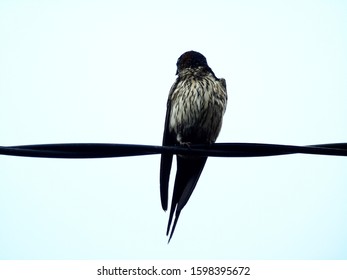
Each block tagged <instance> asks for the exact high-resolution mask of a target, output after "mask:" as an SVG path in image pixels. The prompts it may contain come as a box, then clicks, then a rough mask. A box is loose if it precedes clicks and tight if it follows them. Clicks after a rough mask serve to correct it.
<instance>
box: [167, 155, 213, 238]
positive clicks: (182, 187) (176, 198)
mask: <svg viewBox="0 0 347 280" xmlns="http://www.w3.org/2000/svg"><path fill="white" fill-rule="evenodd" d="M206 160H207V157H198V158H189V157H182V156H177V173H176V179H175V186H174V193H173V196H172V202H171V209H170V217H169V223H168V226H167V232H166V235H168V234H169V232H170V227H171V222H172V218H173V214H174V213H175V210H176V214H175V220H174V223H173V225H172V229H171V234H170V237H169V241H170V239H171V237H172V235H173V233H174V231H175V227H176V224H177V221H178V218H179V215H180V213H181V210H182V209H183V207H184V206H185V205H186V203H187V202H188V200H189V198H190V196H191V194H192V192H193V191H194V188H195V186H196V184H197V182H198V180H199V177H200V175H201V172H202V170H203V169H204V166H205V163H206Z"/></svg>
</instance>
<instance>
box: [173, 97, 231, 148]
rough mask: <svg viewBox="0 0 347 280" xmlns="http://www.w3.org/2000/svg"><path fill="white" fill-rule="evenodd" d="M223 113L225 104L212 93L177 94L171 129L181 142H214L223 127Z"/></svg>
mask: <svg viewBox="0 0 347 280" xmlns="http://www.w3.org/2000/svg"><path fill="white" fill-rule="evenodd" d="M223 113H224V108H223V105H222V104H221V103H220V102H218V100H217V99H215V98H214V97H213V96H212V94H208V93H205V94H204V95H202V94H200V95H198V94H193V95H190V96H188V97H187V96H184V95H182V96H177V99H176V102H175V104H173V106H172V110H171V118H170V130H171V131H172V132H173V133H174V134H175V135H176V140H177V141H178V142H179V143H181V144H183V143H192V144H208V143H213V142H215V141H216V139H217V136H218V134H219V131H220V129H221V125H222V117H223Z"/></svg>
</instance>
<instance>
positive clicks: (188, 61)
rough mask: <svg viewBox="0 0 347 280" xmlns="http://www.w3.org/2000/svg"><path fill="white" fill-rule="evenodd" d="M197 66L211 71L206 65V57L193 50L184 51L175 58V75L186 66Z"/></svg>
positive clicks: (194, 67)
mask: <svg viewBox="0 0 347 280" xmlns="http://www.w3.org/2000/svg"><path fill="white" fill-rule="evenodd" d="M199 67H202V68H204V69H205V70H208V71H211V72H212V70H211V68H210V67H209V66H208V65H207V60H206V58H205V57H204V56H203V55H202V54H201V53H199V52H195V51H189V52H185V53H184V54H182V55H181V56H180V57H179V58H178V60H177V72H176V75H178V74H179V73H180V72H181V71H182V70H185V69H187V68H190V69H197V68H199Z"/></svg>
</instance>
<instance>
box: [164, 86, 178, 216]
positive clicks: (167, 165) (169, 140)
mask: <svg viewBox="0 0 347 280" xmlns="http://www.w3.org/2000/svg"><path fill="white" fill-rule="evenodd" d="M176 83H177V82H176ZM176 83H175V84H174V85H173V86H172V88H171V90H170V93H169V98H168V102H167V108H166V117H165V125H164V136H163V146H171V145H174V144H175V138H174V136H173V135H172V133H170V130H169V122H170V112H171V96H172V92H173V90H174V88H175V85H176ZM172 157H173V155H172V154H162V155H161V161H160V199H161V206H162V208H163V210H164V211H166V210H167V204H168V192H169V179H170V172H171V166H172Z"/></svg>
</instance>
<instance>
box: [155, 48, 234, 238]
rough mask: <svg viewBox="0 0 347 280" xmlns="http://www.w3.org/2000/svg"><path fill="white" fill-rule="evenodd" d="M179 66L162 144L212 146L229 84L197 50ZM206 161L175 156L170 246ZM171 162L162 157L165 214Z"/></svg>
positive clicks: (162, 190)
mask: <svg viewBox="0 0 347 280" xmlns="http://www.w3.org/2000/svg"><path fill="white" fill-rule="evenodd" d="M176 65H177V71H176V75H177V78H176V81H175V82H174V84H173V85H172V87H171V89H170V91H169V96H168V101H167V105H166V106H167V108H166V117H165V125H164V134H163V142H162V143H163V144H162V145H163V146H181V147H190V146H191V145H194V144H206V145H209V144H212V143H214V142H215V141H216V139H217V137H218V134H219V132H220V130H221V127H222V120H223V115H224V113H225V110H226V106H227V99H228V96H227V89H226V81H225V79H223V78H217V77H216V75H215V74H214V72H213V71H212V69H211V68H210V67H209V66H208V64H207V60H206V58H205V56H204V55H202V54H201V53H199V52H196V51H187V52H185V53H183V54H182V55H181V56H180V57H179V58H178V60H177V64H176ZM206 160H207V157H206V156H191V155H179V154H178V155H176V162H177V170H176V177H175V183H174V190H173V195H172V200H171V208H170V214H169V221H168V225H167V231H166V235H167V236H169V240H168V243H169V242H170V240H171V238H172V235H173V233H174V231H175V228H176V224H177V221H178V218H179V216H180V213H181V211H182V209H183V208H184V206H185V205H186V203H187V202H188V200H189V198H190V196H191V194H192V193H193V191H194V188H195V186H196V184H197V182H198V180H199V177H200V175H201V172H202V170H203V168H204V166H205V163H206ZM172 161H173V155H172V154H166V153H163V154H162V155H161V161H160V198H161V206H162V208H163V210H164V211H166V210H167V209H168V191H169V180H170V173H171V167H172ZM174 215H175V219H174V221H173V217H174ZM172 221H173V222H172ZM170 229H171V232H170Z"/></svg>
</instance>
